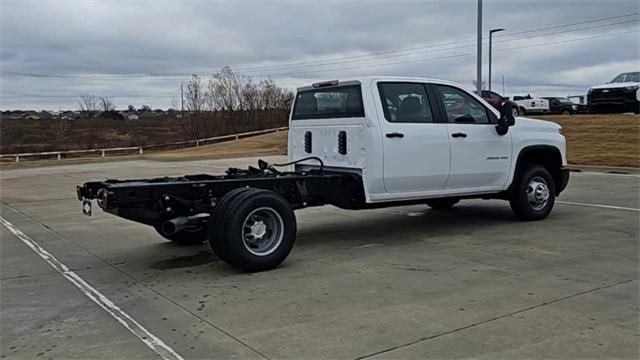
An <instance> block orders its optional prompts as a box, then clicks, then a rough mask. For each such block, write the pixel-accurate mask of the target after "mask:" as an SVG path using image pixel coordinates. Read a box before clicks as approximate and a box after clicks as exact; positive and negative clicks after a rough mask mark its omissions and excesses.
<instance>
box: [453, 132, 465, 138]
mask: <svg viewBox="0 0 640 360" xmlns="http://www.w3.org/2000/svg"><path fill="white" fill-rule="evenodd" d="M451 137H454V138H459V137H461V138H466V137H467V134H465V133H463V132H457V133H453V134H451Z"/></svg>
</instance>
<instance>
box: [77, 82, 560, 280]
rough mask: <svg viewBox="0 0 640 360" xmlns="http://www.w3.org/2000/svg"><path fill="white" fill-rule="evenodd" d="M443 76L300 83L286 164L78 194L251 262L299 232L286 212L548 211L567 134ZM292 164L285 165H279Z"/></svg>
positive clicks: (259, 265) (94, 186)
mask: <svg viewBox="0 0 640 360" xmlns="http://www.w3.org/2000/svg"><path fill="white" fill-rule="evenodd" d="M501 108H502V111H503V114H500V113H499V112H498V110H496V109H494V108H493V107H492V106H491V105H489V104H488V103H486V102H485V101H484V100H483V99H482V98H480V97H478V96H477V95H476V94H474V93H472V92H470V91H467V90H466V89H464V88H463V87H462V86H460V85H458V84H455V83H452V82H448V81H442V80H433V79H422V78H400V77H365V78H358V79H353V80H348V81H337V80H336V81H328V82H322V83H317V84H313V85H312V86H308V87H303V88H300V89H298V92H297V95H296V97H295V101H294V104H293V109H292V111H291V118H290V122H289V126H290V129H289V140H288V141H289V144H288V145H289V160H290V161H289V162H288V163H286V164H268V163H266V162H264V161H259V163H258V167H249V168H248V169H235V168H230V169H228V170H227V172H226V174H225V175H208V174H198V175H185V176H181V177H175V178H169V177H163V178H156V179H136V180H106V181H99V182H89V183H85V184H84V185H83V186H79V187H78V189H77V191H78V198H79V199H80V200H82V201H84V204H83V209H84V212H85V213H87V214H90V213H91V200H92V199H97V200H98V205H99V206H100V207H101V208H102V209H103V210H105V211H107V212H110V213H113V214H115V215H118V216H121V217H124V218H127V219H130V220H133V221H138V222H141V223H144V224H147V225H151V226H153V227H155V228H156V230H157V231H158V232H159V233H160V234H161V235H162V236H163V237H165V238H167V239H169V240H171V241H174V242H176V243H180V244H185V245H187V244H197V243H200V242H202V241H205V240H206V241H208V242H209V243H210V244H211V248H212V249H213V251H214V252H215V253H216V254H218V256H219V257H220V258H221V259H222V260H224V261H226V262H228V263H229V264H232V265H234V266H238V267H240V268H243V269H245V270H248V271H261V270H267V269H272V268H274V267H276V266H278V265H279V264H280V263H281V262H282V261H284V259H285V258H286V257H287V256H288V255H289V252H290V251H291V249H292V248H293V244H294V241H295V236H296V226H297V225H296V218H295V214H294V210H295V209H300V208H305V207H310V206H321V205H334V206H337V207H340V208H344V209H352V210H358V209H369V208H375V207H388V206H398V205H408V204H427V205H429V206H430V207H432V208H434V209H439V210H444V209H448V208H450V207H452V206H454V205H455V204H456V203H458V202H459V201H460V200H463V199H471V198H483V199H504V200H509V202H510V204H511V208H512V209H513V212H514V213H515V215H516V216H517V217H518V218H520V219H523V220H540V219H544V218H545V217H547V215H548V214H549V213H550V212H551V209H552V208H553V205H554V201H555V198H556V196H557V195H559V194H560V192H561V191H562V190H563V189H564V188H565V186H566V185H567V182H568V180H569V172H568V170H567V169H566V168H565V165H566V163H567V161H566V156H565V138H564V136H562V134H560V131H559V130H560V126H558V125H557V124H555V123H552V122H547V121H541V120H532V119H527V118H523V117H518V118H517V119H514V117H513V109H512V108H511V103H510V102H507V103H505V104H504V105H503V106H502V107H501ZM289 165H294V170H293V171H285V170H283V169H281V168H280V170H279V169H278V168H279V167H284V166H289Z"/></svg>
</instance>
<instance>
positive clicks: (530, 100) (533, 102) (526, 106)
mask: <svg viewBox="0 0 640 360" xmlns="http://www.w3.org/2000/svg"><path fill="white" fill-rule="evenodd" d="M513 102H514V103H515V104H516V105H517V107H518V112H519V113H520V114H521V115H526V114H546V113H549V112H550V110H551V109H550V108H549V100H547V99H543V98H534V97H533V96H531V94H527V95H516V96H514V97H513Z"/></svg>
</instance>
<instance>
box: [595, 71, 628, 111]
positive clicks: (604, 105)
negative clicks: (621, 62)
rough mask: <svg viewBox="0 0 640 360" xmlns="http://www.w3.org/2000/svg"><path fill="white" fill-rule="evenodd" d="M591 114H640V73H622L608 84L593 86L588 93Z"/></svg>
mask: <svg viewBox="0 0 640 360" xmlns="http://www.w3.org/2000/svg"><path fill="white" fill-rule="evenodd" d="M587 106H588V107H589V113H592V114H594V113H599V112H634V113H636V114H638V113H640V72H637V71H636V72H628V73H622V74H619V75H618V76H616V77H615V78H613V80H611V81H609V82H608V83H606V84H602V85H596V86H592V87H591V88H590V89H589V92H588V93H587Z"/></svg>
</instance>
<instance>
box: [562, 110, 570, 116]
mask: <svg viewBox="0 0 640 360" xmlns="http://www.w3.org/2000/svg"><path fill="white" fill-rule="evenodd" d="M562 115H571V110H564V111H562Z"/></svg>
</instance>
